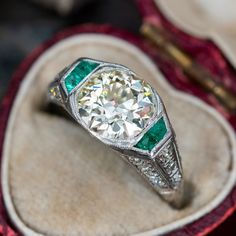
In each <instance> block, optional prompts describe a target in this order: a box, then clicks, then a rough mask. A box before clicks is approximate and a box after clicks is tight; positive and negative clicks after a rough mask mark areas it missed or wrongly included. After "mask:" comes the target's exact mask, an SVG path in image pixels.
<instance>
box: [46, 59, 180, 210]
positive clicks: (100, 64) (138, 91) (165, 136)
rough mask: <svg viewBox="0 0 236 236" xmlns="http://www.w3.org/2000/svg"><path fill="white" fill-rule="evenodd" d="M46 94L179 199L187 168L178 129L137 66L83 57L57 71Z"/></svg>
mask: <svg viewBox="0 0 236 236" xmlns="http://www.w3.org/2000/svg"><path fill="white" fill-rule="evenodd" d="M48 97H49V99H50V101H52V102H54V103H56V104H58V105H60V106H62V107H63V108H64V109H65V110H66V111H67V112H68V113H69V115H70V116H72V117H73V118H74V119H75V121H76V122H77V123H79V124H80V125H81V126H82V127H83V128H84V129H85V130H87V131H88V132H89V133H90V134H91V135H92V136H93V137H95V138H96V139H98V140H100V141H101V142H102V143H104V144H105V145H108V146H109V147H111V148H112V149H113V150H115V151H117V152H118V153H119V154H120V156H121V157H122V158H123V159H124V160H125V161H127V162H128V163H129V164H130V165H131V166H132V167H134V168H135V169H136V170H137V172H138V173H139V174H141V175H142V176H143V178H144V179H145V180H146V181H147V182H148V183H149V184H150V185H151V186H152V187H153V189H154V190H155V191H156V192H157V193H158V194H159V195H160V196H161V197H162V198H163V199H164V200H166V201H167V202H168V203H170V204H171V205H173V206H176V207H178V206H180V205H181V203H182V199H183V171H182V166H181V158H180V155H179V151H178V148H177V144H176V139H175V133H174V131H173V128H172V126H171V124H170V121H169V118H168V116H167V113H166V110H165V107H164V104H163V102H162V100H161V98H160V96H159V95H158V93H157V92H156V90H155V89H154V88H153V87H151V85H149V84H148V83H147V82H145V81H144V80H142V79H141V78H139V77H138V75H137V74H136V73H135V72H133V71H132V70H130V69H129V68H127V67H125V66H123V65H120V64H114V63H109V62H104V61H98V60H94V59H90V58H79V59H78V60H76V61H75V62H74V63H72V64H71V65H70V66H68V67H66V68H65V69H64V70H62V71H61V72H60V73H59V74H58V75H57V76H56V78H55V79H54V81H53V82H52V83H51V84H50V85H49V89H48Z"/></svg>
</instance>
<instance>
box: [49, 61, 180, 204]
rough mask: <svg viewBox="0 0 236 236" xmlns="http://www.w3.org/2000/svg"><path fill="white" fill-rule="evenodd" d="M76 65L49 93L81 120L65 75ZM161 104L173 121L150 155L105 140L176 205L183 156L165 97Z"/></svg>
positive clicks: (59, 76) (52, 100) (51, 86)
mask: <svg viewBox="0 0 236 236" xmlns="http://www.w3.org/2000/svg"><path fill="white" fill-rule="evenodd" d="M74 65H75V63H73V64H72V65H71V66H69V67H67V68H65V69H64V70H63V71H62V72H60V73H59V74H58V75H57V76H56V78H55V80H54V81H53V82H52V83H51V84H50V85H49V90H48V97H49V100H50V101H51V102H53V103H55V104H57V105H60V106H62V107H63V108H64V109H65V110H66V111H67V112H68V113H69V114H70V115H71V116H72V117H73V118H74V119H75V120H76V121H77V122H78V118H77V117H76V116H75V112H74V109H75V108H74V107H73V106H72V105H71V100H70V95H69V94H66V92H65V87H63V84H62V80H63V76H64V75H65V73H67V71H68V69H69V68H71V67H73V66H74ZM111 65H112V66H113V65H114V64H111ZM88 77H89V76H88ZM75 90H76V89H75ZM71 96H73V95H71ZM159 105H160V107H161V108H162V112H161V113H162V115H164V116H165V117H166V122H167V123H168V124H169V135H168V137H167V138H166V139H165V140H164V141H163V142H162V143H161V145H160V146H159V147H158V148H157V149H156V150H155V151H154V152H152V154H151V155H150V156H149V157H148V158H147V155H145V154H144V153H142V152H138V151H136V150H128V149H127V148H122V147H116V146H114V145H110V144H108V143H105V142H104V144H106V145H108V146H110V147H111V148H112V149H114V150H115V151H117V152H118V153H119V154H120V155H121V157H122V158H123V159H124V160H125V161H127V162H128V163H129V164H130V165H131V166H132V167H133V168H135V169H136V171H137V172H138V173H139V174H141V175H142V177H143V178H144V179H145V180H146V181H147V182H148V183H149V184H150V185H151V186H152V187H153V189H154V190H155V191H156V192H157V193H158V194H159V195H160V196H161V197H162V198H163V199H164V200H165V201H167V202H168V203H170V204H171V205H173V206H174V207H181V206H182V204H183V171H182V166H181V157H180V155H179V151H178V148H177V144H176V141H175V133H174V131H173V129H172V127H171V125H170V123H169V119H168V117H167V114H166V111H165V108H164V104H163V103H162V101H161V100H160V104H159ZM78 123H80V122H78Z"/></svg>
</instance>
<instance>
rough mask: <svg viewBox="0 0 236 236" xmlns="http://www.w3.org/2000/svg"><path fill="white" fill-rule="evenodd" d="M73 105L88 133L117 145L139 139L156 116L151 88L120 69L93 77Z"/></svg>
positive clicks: (77, 95) (78, 94)
mask: <svg viewBox="0 0 236 236" xmlns="http://www.w3.org/2000/svg"><path fill="white" fill-rule="evenodd" d="M76 102H77V108H78V112H79V115H80V117H81V119H82V120H83V122H84V123H85V124H86V125H87V126H88V127H89V128H90V129H91V130H93V131H94V132H96V133H98V134H99V135H100V136H101V137H103V138H109V139H112V140H117V141H121V140H128V139H132V138H133V137H135V136H136V135H138V134H139V133H140V132H141V131H142V130H143V128H144V127H145V126H146V125H147V123H148V121H149V120H150V118H152V117H153V115H154V113H155V105H154V95H153V92H152V89H151V87H150V86H149V85H148V84H147V83H146V82H144V81H142V80H139V79H137V78H135V77H134V75H131V74H130V73H129V72H126V71H122V70H119V69H115V70H114V69H112V70H109V71H106V72H99V73H96V74H95V75H93V76H92V77H91V78H90V79H89V80H88V81H87V82H86V83H85V84H84V85H83V87H82V88H81V90H79V91H78V92H77V94H76Z"/></svg>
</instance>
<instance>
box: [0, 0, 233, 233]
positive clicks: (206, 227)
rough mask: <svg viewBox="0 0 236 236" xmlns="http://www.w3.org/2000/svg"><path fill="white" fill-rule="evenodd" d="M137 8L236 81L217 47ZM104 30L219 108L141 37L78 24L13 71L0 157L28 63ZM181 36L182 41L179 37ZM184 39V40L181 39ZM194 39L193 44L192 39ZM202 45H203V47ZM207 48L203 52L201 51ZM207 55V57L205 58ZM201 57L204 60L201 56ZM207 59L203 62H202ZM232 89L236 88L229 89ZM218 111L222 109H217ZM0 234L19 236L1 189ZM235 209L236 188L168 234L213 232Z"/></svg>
mask: <svg viewBox="0 0 236 236" xmlns="http://www.w3.org/2000/svg"><path fill="white" fill-rule="evenodd" d="M138 4H139V6H140V9H142V13H143V15H144V18H148V19H149V20H152V21H155V22H156V23H159V24H160V23H161V22H163V23H162V24H163V25H164V24H166V26H168V25H169V26H168V27H170V31H171V32H172V31H173V32H174V34H176V36H177V35H178V37H180V39H178V42H179V43H181V45H182V46H183V47H184V46H185V47H186V50H189V52H190V53H191V54H192V55H193V56H196V58H197V60H199V62H200V63H202V64H203V65H204V66H206V68H209V69H210V70H212V71H213V73H215V74H217V75H219V74H221V77H222V80H223V82H224V83H225V84H228V83H229V82H227V81H228V80H229V81H233V80H235V74H234V72H233V71H232V68H231V67H230V65H229V63H228V62H227V60H226V59H225V58H224V57H223V55H222V54H221V53H220V50H219V49H217V47H216V46H215V45H214V44H213V43H211V42H208V41H206V42H205V41H202V40H199V39H195V38H192V37H190V36H189V37H190V38H191V39H192V41H191V42H192V47H193V48H192V49H191V46H190V45H188V43H186V42H188V41H186V40H187V38H186V37H188V36H187V35H186V34H184V33H182V32H181V31H179V30H178V29H176V28H175V27H174V26H172V25H171V24H170V23H169V22H168V21H166V20H165V19H164V18H163V16H161V14H160V13H159V11H158V10H157V9H156V8H155V6H154V5H153V2H152V1H150V0H140V1H138ZM89 32H91V33H103V34H108V35H112V36H115V37H118V38H122V39H124V40H127V41H128V42H130V43H132V44H134V45H136V46H137V47H139V48H140V49H141V50H143V51H144V52H146V53H147V54H148V55H149V56H150V57H151V58H152V59H153V60H154V61H155V62H156V63H157V65H158V66H159V68H160V70H161V71H162V72H163V73H164V74H165V76H166V77H167V79H168V80H169V81H170V82H171V83H172V84H173V85H174V86H175V87H176V88H179V89H181V90H183V91H186V92H188V93H192V94H194V95H196V96H198V97H200V98H201V99H203V100H205V101H206V102H208V103H209V104H211V105H213V106H215V107H216V108H217V109H219V105H218V103H217V102H216V101H215V100H214V99H213V98H212V97H211V96H210V95H209V94H207V93H205V92H203V91H202V90H201V89H200V88H198V87H196V86H195V85H192V84H191V82H189V81H188V80H187V79H186V78H185V76H184V75H183V74H182V72H181V71H180V70H179V69H178V68H177V67H176V66H175V65H173V64H171V63H170V62H168V61H164V60H163V59H161V58H160V57H158V55H156V53H154V52H153V50H151V49H150V47H149V46H148V45H147V44H146V43H145V42H144V40H143V39H142V38H141V37H140V36H136V35H133V34H131V33H129V32H126V31H122V30H119V29H115V28H113V27H111V26H109V25H81V26H78V27H73V28H70V29H68V30H65V31H63V32H61V33H59V34H57V35H56V36H55V37H54V38H53V39H52V40H49V41H47V42H45V43H44V44H42V45H41V46H40V47H39V48H38V49H36V50H35V51H34V52H32V53H31V54H30V55H29V56H28V57H27V58H26V59H25V60H24V61H23V62H22V64H21V65H20V67H19V69H18V70H17V71H16V73H15V74H14V76H13V78H12V80H11V83H10V86H9V90H8V92H7V94H6V96H5V98H4V100H3V103H2V105H1V107H0V114H1V116H0V156H2V155H1V154H2V148H3V141H4V134H5V129H6V125H7V120H8V117H9V113H10V110H11V107H12V104H13V102H14V98H15V96H16V94H17V91H18V89H19V86H20V83H21V81H22V79H23V78H24V75H25V74H26V72H27V71H28V70H29V68H30V66H31V65H32V64H33V63H34V61H35V60H36V59H37V58H38V57H39V56H40V55H41V54H42V53H43V52H44V51H45V50H47V49H48V48H49V47H51V46H52V45H53V44H55V43H57V42H58V41H60V40H62V39H64V38H66V37H69V36H71V35H76V34H80V33H89ZM181 38H182V40H183V41H182V40H181ZM184 41H185V42H184ZM195 41H196V45H195V44H194V42H195ZM204 45H206V46H205V47H204ZM204 50H206V51H204ZM207 57H208V60H207ZM201 58H203V59H201ZM205 60H206V62H205ZM232 89H235V88H232ZM220 110H221V109H220ZM224 116H225V117H226V118H227V119H228V120H229V121H230V122H231V124H232V125H233V126H234V127H236V122H235V117H233V116H230V115H229V114H227V113H225V112H224ZM0 197H1V201H0V234H2V235H7V236H16V235H20V233H19V232H18V231H17V230H16V229H15V228H14V225H12V224H11V222H10V220H9V218H8V216H7V213H6V210H5V208H4V204H3V199H2V192H1V189H0ZM235 209H236V188H235V189H233V190H232V192H231V193H230V195H229V196H228V197H227V198H226V199H225V200H224V201H223V202H222V203H221V204H220V205H219V206H218V207H217V208H216V209H214V210H213V211H212V212H210V213H208V214H207V215H205V216H204V217H202V218H201V219H199V220H197V221H196V222H193V223H191V224H189V225H187V226H185V227H184V228H181V229H179V230H176V231H175V232H172V233H170V234H169V235H181V236H183V235H188V236H190V235H206V234H207V233H208V232H210V231H212V230H213V229H214V228H216V227H217V226H218V225H219V224H220V223H221V222H223V221H224V220H225V219H226V218H227V217H228V216H229V215H231V214H232V213H233V211H235Z"/></svg>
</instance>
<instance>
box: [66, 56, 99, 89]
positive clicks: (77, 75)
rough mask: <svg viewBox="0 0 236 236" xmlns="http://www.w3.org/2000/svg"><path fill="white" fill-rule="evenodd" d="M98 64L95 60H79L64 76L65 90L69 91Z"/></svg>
mask: <svg viewBox="0 0 236 236" xmlns="http://www.w3.org/2000/svg"><path fill="white" fill-rule="evenodd" d="M98 65H99V64H98V63H96V62H91V61H87V60H81V61H80V62H79V64H78V65H76V67H75V68H74V69H73V70H72V71H71V72H70V73H69V74H68V75H67V76H66V78H65V86H66V89H67V92H68V93H70V92H71V91H72V90H73V89H74V88H75V87H76V86H77V85H78V84H79V83H80V82H81V81H82V80H83V79H84V78H85V77H86V76H87V75H88V74H89V73H91V72H92V71H93V70H94V69H95V68H96V67H97V66H98Z"/></svg>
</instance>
